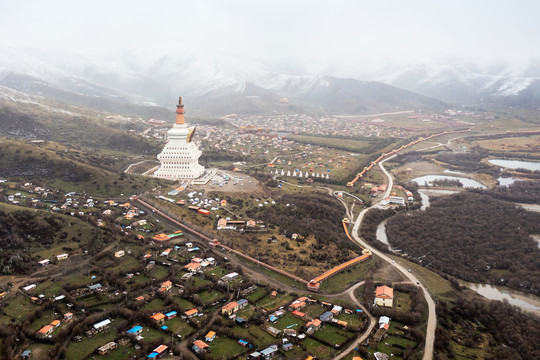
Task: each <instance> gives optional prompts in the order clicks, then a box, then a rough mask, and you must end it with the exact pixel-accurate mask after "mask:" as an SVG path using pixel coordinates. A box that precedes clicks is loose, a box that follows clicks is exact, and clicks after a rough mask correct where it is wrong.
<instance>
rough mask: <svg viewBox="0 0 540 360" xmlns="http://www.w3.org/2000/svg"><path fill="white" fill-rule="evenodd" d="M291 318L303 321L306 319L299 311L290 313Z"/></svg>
mask: <svg viewBox="0 0 540 360" xmlns="http://www.w3.org/2000/svg"><path fill="white" fill-rule="evenodd" d="M292 316H294V317H297V318H299V319H304V318H305V317H306V314H304V313H303V312H301V311H298V310H295V311H293V312H292Z"/></svg>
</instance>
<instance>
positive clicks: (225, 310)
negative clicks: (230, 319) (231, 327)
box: [221, 301, 238, 316]
mask: <svg viewBox="0 0 540 360" xmlns="http://www.w3.org/2000/svg"><path fill="white" fill-rule="evenodd" d="M237 311H238V303H237V302H236V301H231V302H230V303H228V304H227V305H225V306H224V307H222V308H221V314H222V315H227V316H231V315H232V314H234V313H236V312H237Z"/></svg>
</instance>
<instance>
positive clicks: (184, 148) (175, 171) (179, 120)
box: [154, 98, 204, 180]
mask: <svg viewBox="0 0 540 360" xmlns="http://www.w3.org/2000/svg"><path fill="white" fill-rule="evenodd" d="M176 107H177V109H176V123H175V124H174V126H173V128H172V129H171V130H169V131H168V132H167V134H168V136H169V142H168V143H167V144H166V145H165V147H164V148H163V151H162V152H161V153H160V154H159V155H158V156H157V157H158V160H159V161H160V162H161V165H160V166H159V169H157V170H156V172H155V173H154V176H155V177H159V178H164V179H171V180H176V179H196V178H198V177H200V176H201V175H202V174H203V173H204V167H203V166H202V165H200V164H199V157H200V156H201V154H202V152H201V150H199V149H198V148H197V146H196V145H195V143H193V142H192V141H191V140H192V138H193V135H194V133H195V128H194V127H192V128H188V127H187V126H186V124H185V120H184V105H182V98H179V100H178V105H176Z"/></svg>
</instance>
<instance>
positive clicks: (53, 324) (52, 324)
mask: <svg viewBox="0 0 540 360" xmlns="http://www.w3.org/2000/svg"><path fill="white" fill-rule="evenodd" d="M49 325H51V326H53V327H55V328H57V327H59V326H60V320H53V321H51V323H50V324H49Z"/></svg>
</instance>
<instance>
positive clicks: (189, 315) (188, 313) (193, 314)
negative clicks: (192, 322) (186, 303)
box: [184, 309, 199, 319]
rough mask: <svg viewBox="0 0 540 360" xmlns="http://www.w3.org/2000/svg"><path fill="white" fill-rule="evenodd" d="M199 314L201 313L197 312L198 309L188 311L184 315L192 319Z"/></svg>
mask: <svg viewBox="0 0 540 360" xmlns="http://www.w3.org/2000/svg"><path fill="white" fill-rule="evenodd" d="M198 313H199V310H197V309H191V310H188V311H186V312H185V313H184V314H185V315H186V316H187V317H188V318H189V319H191V318H192V317H194V316H195V315H197V314H198Z"/></svg>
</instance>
